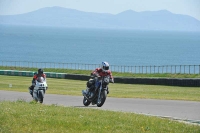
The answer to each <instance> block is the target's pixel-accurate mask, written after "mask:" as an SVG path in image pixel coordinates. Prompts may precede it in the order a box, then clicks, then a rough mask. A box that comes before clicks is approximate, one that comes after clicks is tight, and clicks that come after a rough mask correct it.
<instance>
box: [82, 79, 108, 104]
mask: <svg viewBox="0 0 200 133" xmlns="http://www.w3.org/2000/svg"><path fill="white" fill-rule="evenodd" d="M109 82H110V77H109V76H103V77H94V76H91V79H90V80H89V81H88V83H89V84H90V85H89V88H88V87H87V88H86V90H82V95H83V96H84V97H83V105H85V106H89V105H90V103H92V105H95V104H96V105H97V106H98V107H101V106H102V105H103V104H104V102H105V101H106V97H107V94H108V84H109ZM88 83H87V86H88ZM88 90H90V91H88ZM87 92H88V93H87Z"/></svg>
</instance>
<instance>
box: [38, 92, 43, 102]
mask: <svg viewBox="0 0 200 133" xmlns="http://www.w3.org/2000/svg"><path fill="white" fill-rule="evenodd" d="M38 98H39V102H40V103H43V98H44V94H43V91H39V93H38Z"/></svg>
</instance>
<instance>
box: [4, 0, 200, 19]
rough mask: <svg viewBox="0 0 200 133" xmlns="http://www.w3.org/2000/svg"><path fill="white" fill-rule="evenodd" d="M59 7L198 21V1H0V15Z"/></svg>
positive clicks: (199, 17)
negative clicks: (167, 15) (145, 13)
mask: <svg viewBox="0 0 200 133" xmlns="http://www.w3.org/2000/svg"><path fill="white" fill-rule="evenodd" d="M52 6H60V7H65V8H71V9H77V10H80V11H86V12H97V13H111V14H117V13H120V12H122V11H125V10H129V9H131V10H134V11H137V12H141V11H157V10H168V11H170V12H172V13H176V14H185V15H190V16H192V17H195V18H197V19H198V20H200V0H0V15H11V14H22V13H26V12H30V11H34V10H37V9H40V8H44V7H52Z"/></svg>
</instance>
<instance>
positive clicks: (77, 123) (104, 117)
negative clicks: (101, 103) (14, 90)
mask: <svg viewBox="0 0 200 133" xmlns="http://www.w3.org/2000/svg"><path fill="white" fill-rule="evenodd" d="M0 107H1V108H0V132H2V133H9V132H11V133H13V132H15V133H28V132H43V133H61V132H66V133H72V132H73V133H94V132H98V133H129V132H130V133H133V132H134V133H141V132H148V133H199V132H200V126H197V125H190V124H185V123H181V122H177V121H172V120H169V119H162V118H157V117H152V116H144V115H138V114H134V113H123V112H114V111H104V110H94V109H89V108H76V107H63V106H56V105H43V104H36V103H35V102H33V101H32V102H25V101H23V100H18V101H16V102H8V101H3V102H0Z"/></svg>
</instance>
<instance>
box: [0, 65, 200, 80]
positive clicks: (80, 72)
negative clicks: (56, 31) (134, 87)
mask: <svg viewBox="0 0 200 133" xmlns="http://www.w3.org/2000/svg"><path fill="white" fill-rule="evenodd" d="M37 69H38V68H26V67H9V66H7V67H6V66H0V70H19V71H35V72H36V71H37ZM44 71H45V72H58V73H68V74H83V75H90V73H91V72H92V71H90V70H71V69H54V68H44ZM112 74H113V76H114V77H151V78H154V77H160V78H200V74H180V73H177V74H170V73H160V74H159V73H155V74H140V73H139V74H138V73H137V74H133V73H120V72H112Z"/></svg>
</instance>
